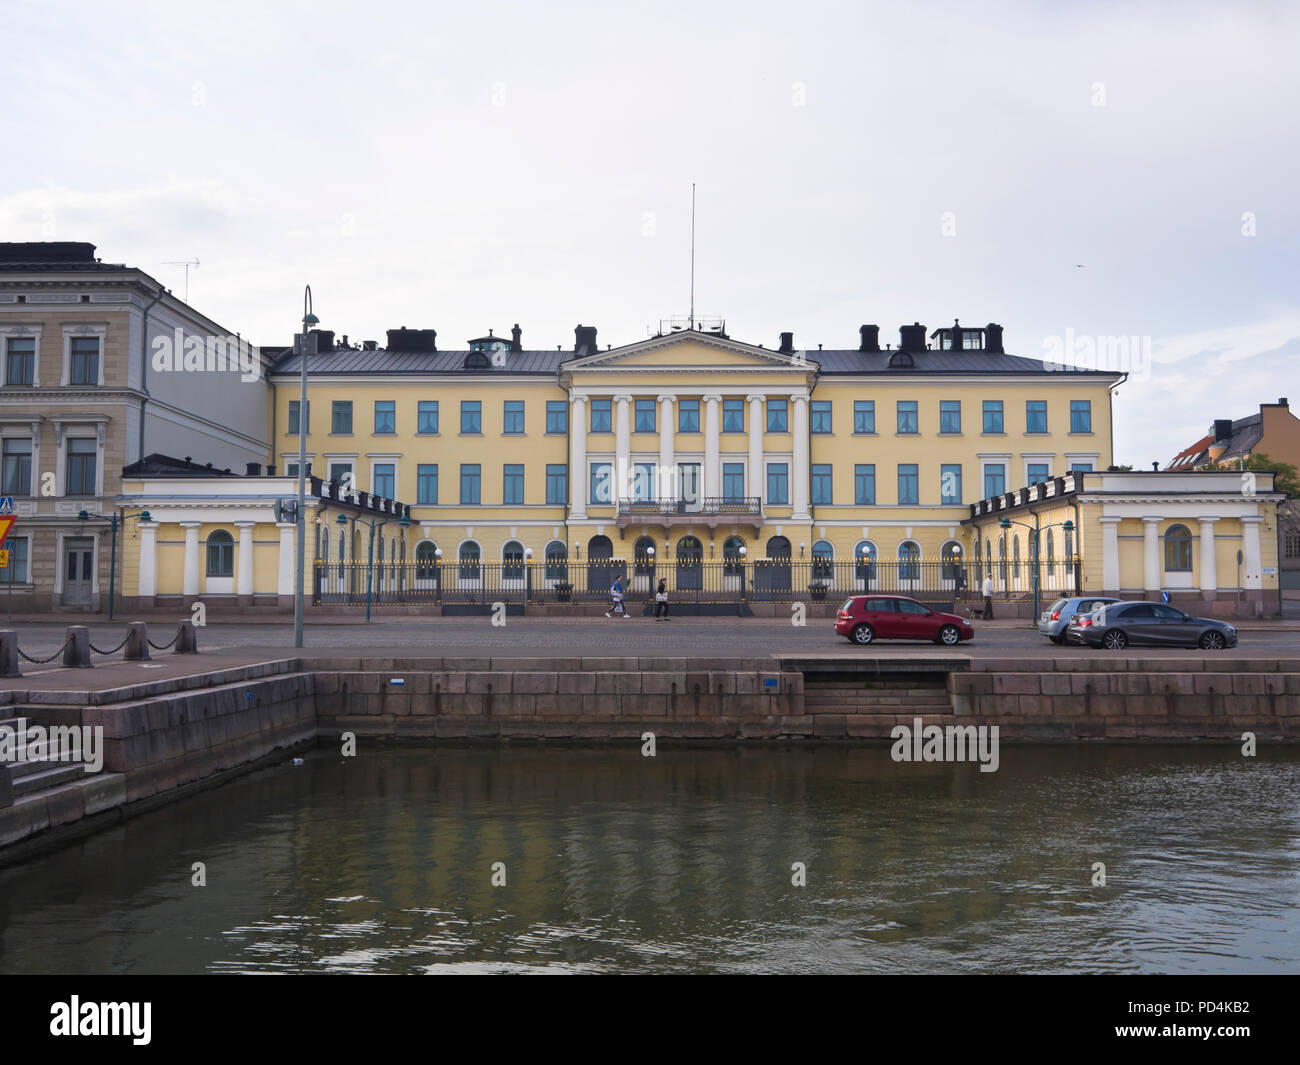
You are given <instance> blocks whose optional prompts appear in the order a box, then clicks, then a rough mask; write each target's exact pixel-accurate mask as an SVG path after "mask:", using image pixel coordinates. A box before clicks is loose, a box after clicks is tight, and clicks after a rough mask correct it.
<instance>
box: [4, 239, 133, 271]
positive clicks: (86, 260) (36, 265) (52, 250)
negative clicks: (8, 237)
mask: <svg viewBox="0 0 1300 1065" xmlns="http://www.w3.org/2000/svg"><path fill="white" fill-rule="evenodd" d="M125 269H126V267H125V266H124V265H123V264H121V263H101V262H99V261H98V260H97V259H96V258H95V245H93V244H88V243H85V242H83V241H72V240H62V241H60V240H49V241H19V242H15V241H8V242H0V273H5V274H8V273H31V272H33V271H37V270H41V271H46V272H57V273H63V272H65V271H68V270H125Z"/></svg>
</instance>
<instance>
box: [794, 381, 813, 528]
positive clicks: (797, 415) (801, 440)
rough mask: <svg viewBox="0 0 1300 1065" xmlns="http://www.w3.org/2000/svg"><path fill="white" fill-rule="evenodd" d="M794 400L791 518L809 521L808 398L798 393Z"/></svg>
mask: <svg viewBox="0 0 1300 1065" xmlns="http://www.w3.org/2000/svg"><path fill="white" fill-rule="evenodd" d="M793 398H794V425H793V426H792V427H791V436H792V437H793V439H794V460H793V461H794V469H793V470H791V471H790V482H791V485H792V488H793V491H792V492H791V494H790V502H791V503H792V504H793V505H794V511H793V513H792V514H791V515H790V518H791V520H792V521H808V520H809V518H810V515H809V513H808V397H807V396H806V395H799V394H797V393H796V394H795V396H794V397H793Z"/></svg>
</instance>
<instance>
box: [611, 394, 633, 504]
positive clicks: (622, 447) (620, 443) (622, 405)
mask: <svg viewBox="0 0 1300 1065" xmlns="http://www.w3.org/2000/svg"><path fill="white" fill-rule="evenodd" d="M631 409H632V397H631V396H629V395H621V396H615V397H614V485H613V491H612V493H611V495H612V497H613V499H614V500H615V502H617V501H618V500H620V499H627V498H629V497H630V496H631V495H632V490H631V489H632V484H631V481H632V467H631V461H632V419H631V414H630V412H631Z"/></svg>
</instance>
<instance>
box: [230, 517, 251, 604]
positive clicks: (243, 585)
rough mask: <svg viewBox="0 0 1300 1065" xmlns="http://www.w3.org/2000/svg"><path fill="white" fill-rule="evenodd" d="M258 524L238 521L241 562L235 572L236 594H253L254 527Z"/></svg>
mask: <svg viewBox="0 0 1300 1065" xmlns="http://www.w3.org/2000/svg"><path fill="white" fill-rule="evenodd" d="M255 524H256V522H252V521H237V522H235V528H236V529H238V530H239V561H238V563H237V564H236V565H237V567H238V568H237V569H236V570H235V594H236V595H249V596H251V595H252V594H253V526H254V525H255Z"/></svg>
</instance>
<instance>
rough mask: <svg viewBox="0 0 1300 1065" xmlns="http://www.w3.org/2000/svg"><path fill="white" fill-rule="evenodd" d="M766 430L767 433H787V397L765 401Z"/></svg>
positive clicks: (788, 410)
mask: <svg viewBox="0 0 1300 1065" xmlns="http://www.w3.org/2000/svg"><path fill="white" fill-rule="evenodd" d="M767 431H768V432H769V433H788V432H789V431H790V401H789V400H788V399H769V400H768V401H767Z"/></svg>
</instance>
